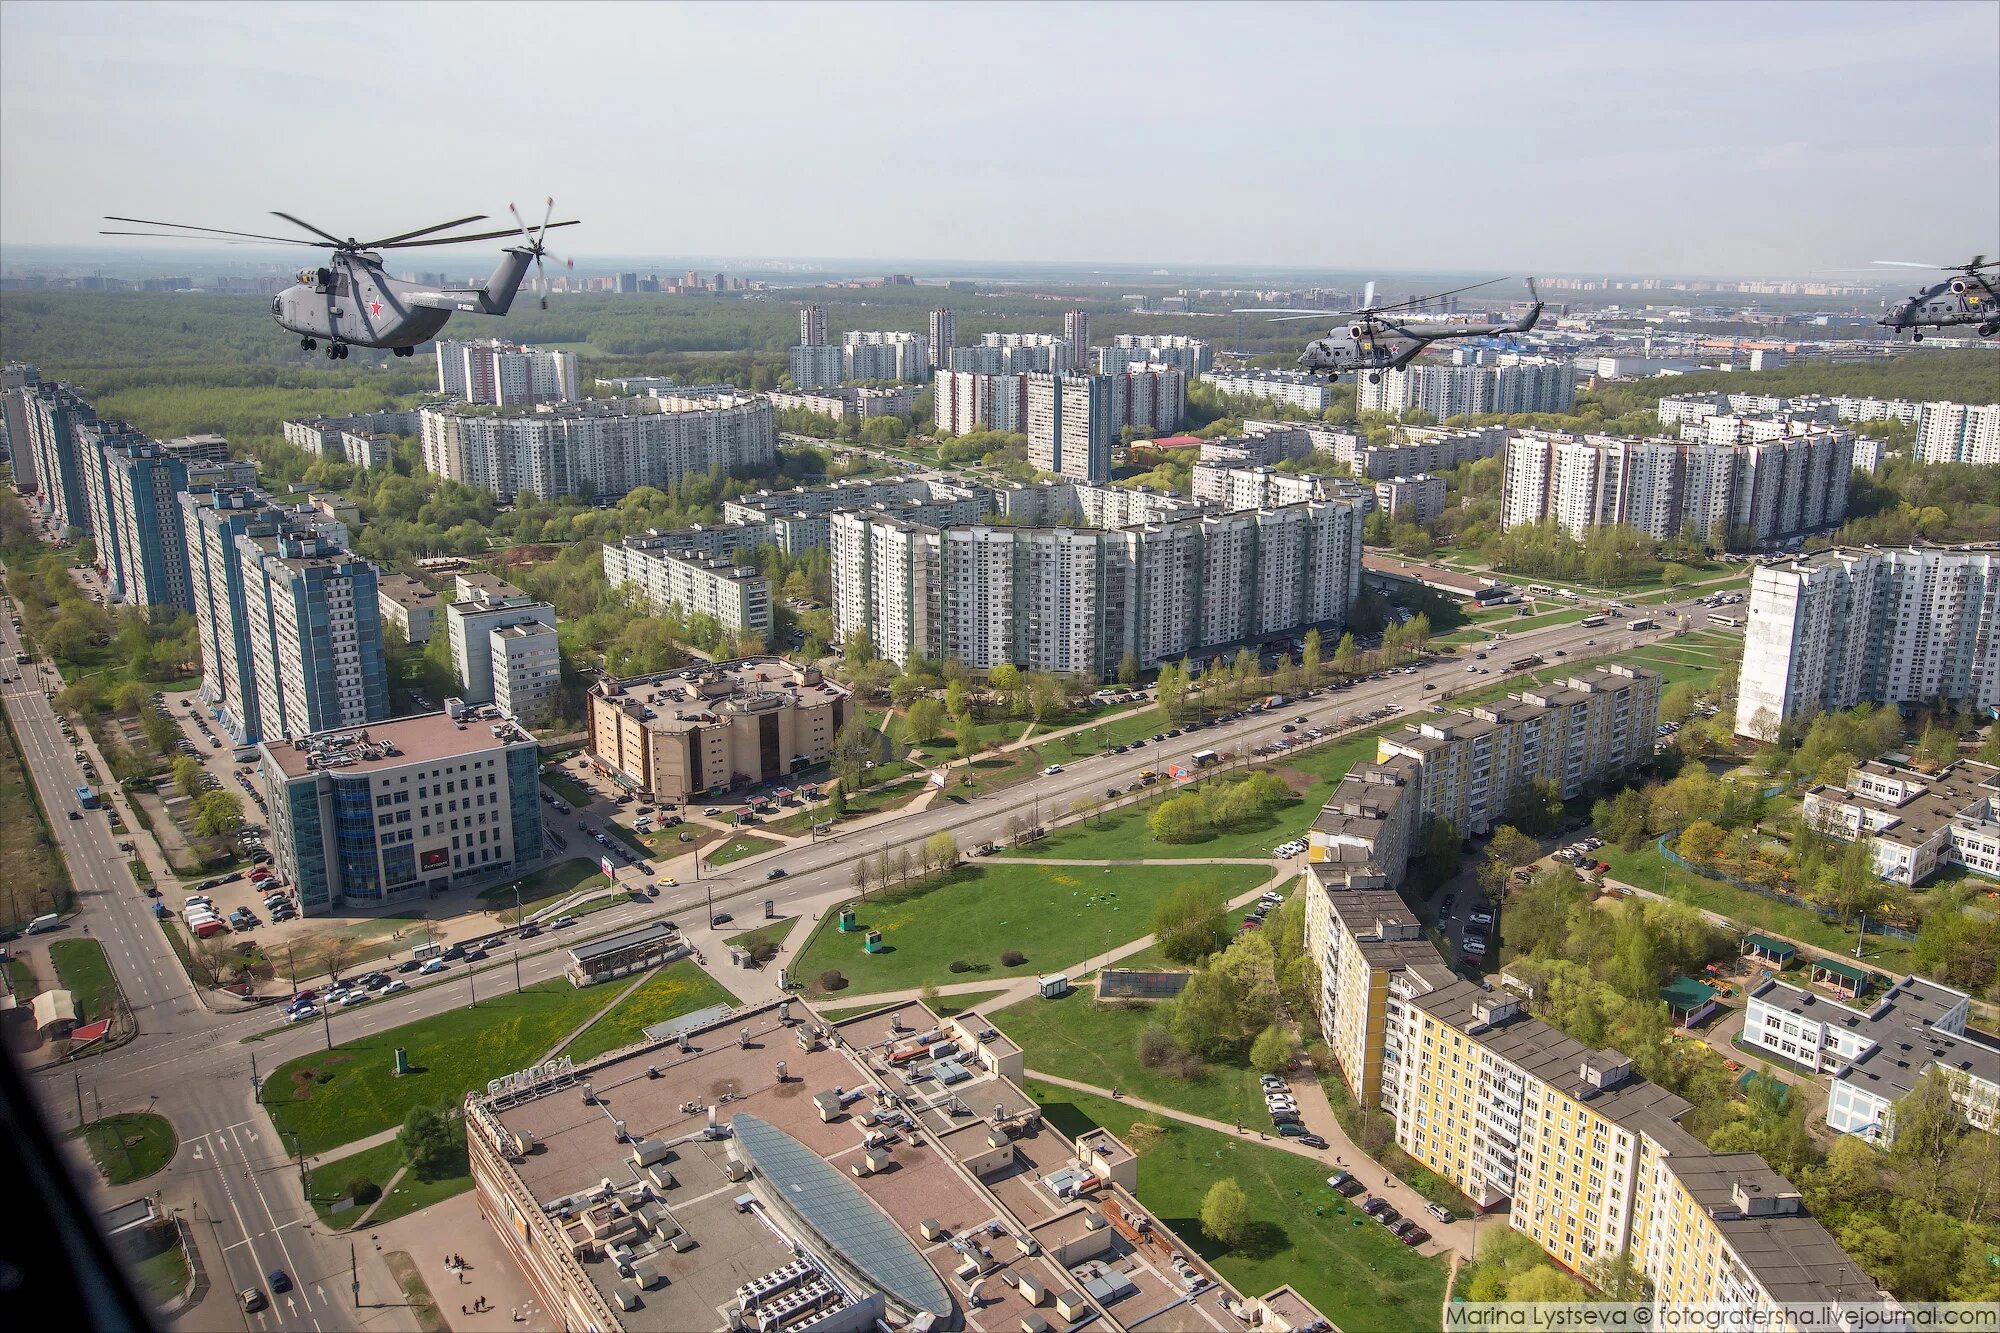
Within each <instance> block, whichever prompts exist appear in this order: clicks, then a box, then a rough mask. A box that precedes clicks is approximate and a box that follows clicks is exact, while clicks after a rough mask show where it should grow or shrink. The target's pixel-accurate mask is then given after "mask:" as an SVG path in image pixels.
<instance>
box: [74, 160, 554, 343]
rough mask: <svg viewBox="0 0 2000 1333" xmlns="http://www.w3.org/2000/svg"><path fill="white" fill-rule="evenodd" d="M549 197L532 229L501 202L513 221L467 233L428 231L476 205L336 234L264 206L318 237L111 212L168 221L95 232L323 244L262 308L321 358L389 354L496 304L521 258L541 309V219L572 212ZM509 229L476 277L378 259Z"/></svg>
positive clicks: (521, 273)
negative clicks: (491, 264)
mask: <svg viewBox="0 0 2000 1333" xmlns="http://www.w3.org/2000/svg"><path fill="white" fill-rule="evenodd" d="M555 206H556V201H555V200H553V199H551V200H549V201H548V211H547V212H545V213H543V214H542V225H541V226H540V227H539V228H537V229H536V230H535V231H534V232H533V233H530V232H529V230H528V224H527V223H526V222H525V221H523V220H522V217H521V210H520V209H518V208H515V207H514V205H512V204H509V205H507V209H508V211H509V212H511V213H512V214H513V215H514V226H512V227H509V228H506V229H504V230H501V231H482V232H476V233H474V234H472V235H470V236H438V235H436V234H435V233H437V232H441V231H449V230H451V229H452V228H454V227H463V226H465V225H466V224H468V223H472V222H484V221H485V220H486V214H484V213H475V214H473V215H472V216H470V217H463V218H455V219H453V220H452V221H450V222H440V223H437V224H436V225H434V226H429V227H419V228H417V230H415V231H406V232H400V233H398V234H397V235H394V236H384V237H382V238H381V239H380V240H374V241H358V240H355V239H354V238H353V237H349V238H348V239H346V240H342V239H340V237H338V236H335V235H334V234H333V233H332V232H328V231H322V230H321V229H320V228H318V227H315V226H314V225H313V224H312V223H310V222H307V221H305V220H303V219H301V218H295V217H293V216H292V215H291V214H290V213H278V212H273V213H272V216H273V217H279V218H283V219H284V220H285V221H287V222H289V223H291V224H292V225H293V226H295V227H303V228H304V229H305V230H307V231H309V232H311V233H312V234H313V235H315V236H318V237H320V238H321V239H319V240H317V241H308V240H302V239H300V238H299V237H296V236H266V235H263V234H261V233H258V232H250V231H225V230H223V229H222V228H220V227H196V226H191V225H189V224H188V223H185V222H158V221H154V220H153V219H151V218H120V217H107V218H106V219H105V221H107V222H132V223H138V224H140V225H142V226H147V227H172V228H175V229H176V230H174V231H106V232H103V233H102V234H103V235H105V236H172V237H177V238H178V239H181V240H195V239H200V238H203V237H209V236H213V237H218V238H222V237H233V238H237V239H236V240H235V241H233V242H231V243H234V244H242V243H245V242H249V241H275V242H277V243H279V244H281V245H309V246H315V247H317V248H320V249H324V250H331V251H332V252H333V253H332V254H330V255H328V256H327V260H326V263H325V264H323V265H318V266H315V267H313V268H302V269H300V270H299V272H298V282H297V283H296V284H295V285H293V286H290V287H287V288H285V290H284V291H282V292H279V293H278V295H277V297H276V298H275V299H273V300H272V302H271V317H272V318H273V319H275V320H277V321H278V324H279V325H280V327H283V328H286V329H289V330H291V331H292V332H293V333H296V334H298V335H299V346H300V347H301V348H303V349H305V350H306V351H308V352H310V351H312V350H313V348H315V347H317V346H319V344H320V343H321V342H324V343H325V344H326V355H327V358H328V359H329V360H333V361H339V360H342V359H344V358H345V357H346V356H347V349H348V348H349V347H350V346H358V347H382V348H387V349H389V350H390V351H391V352H393V353H394V354H395V355H397V356H410V355H413V354H414V353H415V352H416V349H417V347H418V346H419V345H420V344H423V343H426V342H429V341H430V340H431V339H432V338H434V337H436V336H437V333H438V330H440V329H442V328H443V327H444V326H445V321H446V320H449V319H450V318H451V317H452V315H453V313H454V312H456V311H460V310H467V311H471V312H473V313H475V314H480V315H504V314H506V313H507V311H508V310H509V308H511V307H512V306H513V304H514V294H515V293H516V292H518V291H519V290H520V289H521V282H522V280H523V279H524V278H526V277H527V276H528V265H529V264H531V263H532V264H533V265H534V266H535V285H536V287H537V289H538V290H539V292H540V294H541V298H542V309H544V310H546V309H548V308H549V289H548V281H547V279H546V277H545V276H544V274H543V271H542V257H543V256H544V255H545V254H547V253H548V250H547V246H546V243H545V238H546V237H547V235H548V233H549V229H550V228H551V227H574V226H575V225H577V224H576V222H575V221H574V220H572V221H569V222H551V221H549V218H550V216H551V215H553V214H554V212H555ZM513 236H518V237H520V239H521V244H519V245H510V246H508V247H506V249H505V250H503V251H502V252H501V259H500V266H499V267H498V268H496V269H494V270H493V276H492V277H490V278H488V279H487V280H486V281H485V282H484V283H483V284H481V285H480V286H477V287H441V286H433V285H430V284H428V283H421V282H404V281H403V280H402V279H400V278H392V277H390V276H389V275H388V274H387V273H386V272H384V271H383V268H382V264H383V260H382V253H381V252H382V251H384V250H411V249H415V248H417V247H419V246H426V245H464V244H467V243H468V242H471V241H491V240H497V239H499V238H501V237H513ZM572 267H574V265H572Z"/></svg>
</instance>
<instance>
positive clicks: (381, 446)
mask: <svg viewBox="0 0 2000 1333" xmlns="http://www.w3.org/2000/svg"><path fill="white" fill-rule="evenodd" d="M443 347H444V344H439V355H443ZM572 396H574V395H572ZM281 429H282V430H283V432H284V436H285V443H287V444H291V445H296V446H297V447H299V448H301V449H303V450H305V451H306V452H307V453H309V454H312V455H313V456H315V457H317V458H330V459H333V460H334V461H336V462H341V463H352V464H354V465H355V466H356V467H386V466H388V464H389V461H390V456H391V453H392V451H393V450H394V448H395V441H394V440H393V439H391V438H390V437H391V436H395V435H415V434H416V433H417V410H416V409H415V408H413V407H408V408H388V409H386V410H384V411H380V412H357V413H354V414H353V415H351V416H344V417H306V418H301V419H299V420H297V421H287V422H285V423H284V424H283V426H282V427H281Z"/></svg>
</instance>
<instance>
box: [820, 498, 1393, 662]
mask: <svg viewBox="0 0 2000 1333" xmlns="http://www.w3.org/2000/svg"><path fill="white" fill-rule="evenodd" d="M1079 489H1080V490H1081V489H1083V488H1079ZM1176 503H1177V504H1183V505H1184V504H1185V502H1178V501H1177V502H1176ZM1360 516H1361V511H1360V509H1359V507H1358V506H1356V505H1353V504H1349V503H1346V502H1316V503H1308V504H1294V505H1287V506H1284V507H1282V508H1275V509H1266V510H1258V511H1249V512H1243V513H1235V514H1202V513H1199V512H1197V513H1194V514H1191V515H1189V514H1183V515H1182V516H1180V517H1176V518H1171V519H1167V520H1164V521H1159V522H1146V523H1143V524H1141V525H1139V526H1131V527H1123V528H1114V529H1106V528H1091V527H1082V526H1070V525H1069V524H1068V523H1067V522H1065V523H1062V524H1059V525H1056V526H1047V525H1038V526H1006V527H1000V526H993V525H989V524H956V525H951V526H947V527H943V528H937V527H928V526H924V525H919V524H912V523H905V522H902V521H900V520H897V519H892V518H888V517H884V516H881V515H877V514H872V513H867V512H846V513H837V514H834V515H833V516H832V517H831V519H830V520H829V522H830V526H831V541H832V555H833V610H834V627H835V630H836V632H837V633H839V634H840V635H842V636H843V637H844V636H845V635H847V634H848V633H850V632H852V631H856V630H865V631H866V632H867V633H868V634H869V635H870V637H871V638H872V639H873V640H874V642H875V646H876V650H877V651H878V652H880V653H881V654H882V655H883V656H884V657H887V658H890V659H892V660H894V661H897V662H903V661H907V660H909V659H910V658H911V657H913V656H924V657H953V658H957V659H958V660H960V661H962V662H964V663H965V664H966V665H967V666H971V667H975V668H979V669H986V668H990V667H993V666H997V665H999V664H1000V663H1002V662H1011V663H1013V664H1015V665H1017V666H1021V667H1025V668H1029V669H1034V670H1043V671H1060V672H1072V673H1076V674H1081V675H1087V676H1092V677H1096V678H1099V679H1102V678H1104V677H1106V676H1109V675H1110V674H1112V673H1113V672H1115V671H1116V670H1117V669H1118V665H1119V663H1120V661H1121V660H1122V659H1123V657H1124V655H1125V653H1126V652H1128V651H1129V652H1133V653H1135V654H1137V656H1138V658H1139V660H1140V661H1141V663H1142V664H1145V665H1152V664H1155V663H1158V662H1160V661H1165V660H1171V659H1174V658H1178V657H1181V656H1183V655H1185V654H1187V653H1190V652H1196V651H1203V650H1206V649H1209V648H1218V649H1219V648H1221V647H1222V646H1224V645H1228V644H1235V643H1239V642H1243V641H1250V640H1256V639H1259V638H1264V637H1268V636H1271V635H1276V634H1280V633H1285V632H1288V631H1292V630H1296V629H1302V628H1304V627H1305V626H1307V625H1313V624H1328V625H1336V626H1337V625H1339V624H1342V623H1344V622H1345V619H1346V615H1347V608H1348V606H1349V605H1350V604H1351V603H1352V602H1353V599H1354V597H1355V596H1356V595H1357V594H1358V592H1359V586H1360V567H1361V562H1360Z"/></svg>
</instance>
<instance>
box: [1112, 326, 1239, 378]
mask: <svg viewBox="0 0 2000 1333" xmlns="http://www.w3.org/2000/svg"><path fill="white" fill-rule="evenodd" d="M1096 355H1097V371H1098V373H1099V374H1102V375H1111V374H1116V373H1117V372H1118V371H1121V370H1123V369H1125V367H1127V366H1130V365H1144V364H1146V363H1147V362H1149V361H1157V362H1159V363H1161V364H1162V365H1169V366H1179V367H1180V368H1181V369H1182V370H1183V371H1186V372H1187V374H1188V375H1189V376H1191V377H1192V376H1199V375H1206V374H1207V373H1208V372H1209V371H1211V370H1213V369H1214V368H1215V349H1214V348H1213V347H1212V346H1210V344H1209V343H1208V342H1206V341H1205V340H1203V339H1201V338H1191V337H1189V336H1188V335H1187V334H1185V333H1121V334H1119V335H1118V336H1117V337H1116V338H1114V339H1112V341H1111V345H1110V346H1109V347H1100V348H1098V349H1097V352H1096Z"/></svg>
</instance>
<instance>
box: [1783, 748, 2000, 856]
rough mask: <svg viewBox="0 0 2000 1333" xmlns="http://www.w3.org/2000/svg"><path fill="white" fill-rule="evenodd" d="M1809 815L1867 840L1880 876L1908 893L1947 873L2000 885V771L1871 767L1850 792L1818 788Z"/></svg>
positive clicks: (1876, 763)
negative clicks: (1966, 872)
mask: <svg viewBox="0 0 2000 1333" xmlns="http://www.w3.org/2000/svg"><path fill="white" fill-rule="evenodd" d="M1801 809H1802V812H1803V813H1804V815H1805V816H1806V818H1807V819H1809V820H1811V821H1812V823H1813V824H1814V826H1815V827H1817V828H1820V829H1822V830H1823V831H1825V832H1827V833H1829V834H1831V835H1833V836H1834V837H1837V838H1843V839H1846V840H1848V841H1852V840H1853V839H1855V838H1866V839H1867V840H1868V847H1869V851H1870V853H1871V854H1872V855H1873V857H1874V862H1875V873H1876V874H1877V875H1879V876H1881V877H1882V878H1883V879H1886V880H1889V881H1890V882H1892V883H1895V884H1900V885H1902V886H1903V887H1904V888H1912V887H1914V886H1916V885H1918V884H1921V883H1923V882H1924V881H1925V880H1927V879H1929V878H1930V877H1931V876H1932V875H1934V874H1936V873H1937V872H1938V871H1939V870H1940V869H1942V868H1944V867H1945V866H1947V865H1963V866H1966V867H1968V868H1970V869H1972V870H1975V871H1977V872H1978V873H1980V874H1982V875H1985V876H1987V877H1989V878H1992V879H2000V769H1995V768H1993V767H1992V766H1991V765H1989V764H1975V763H1972V762H1971V761H1969V760H1961V761H1959V762H1957V763H1953V764H1948V765H1946V766H1945V768H1944V769H1943V770H1942V771H1941V772H1939V773H1938V774H1937V775H1936V776H1934V777H1933V776H1927V775H1925V774H1923V773H1919V772H1917V771H1915V770H1914V769H1908V768H1902V767H1899V766H1898V765H1895V764H1890V763H1885V762H1883V761H1881V760H1871V761H1869V762H1868V763H1865V764H1862V765H1860V766H1859V767H1857V768H1855V769H1854V770H1853V771H1852V772H1851V773H1849V774H1848V777H1847V785H1846V786H1845V787H1835V786H1825V785H1820V784H1815V785H1814V786H1812V787H1810V788H1808V789H1807V790H1806V794H1805V798H1804V800H1803V801H1802V802H1801Z"/></svg>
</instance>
